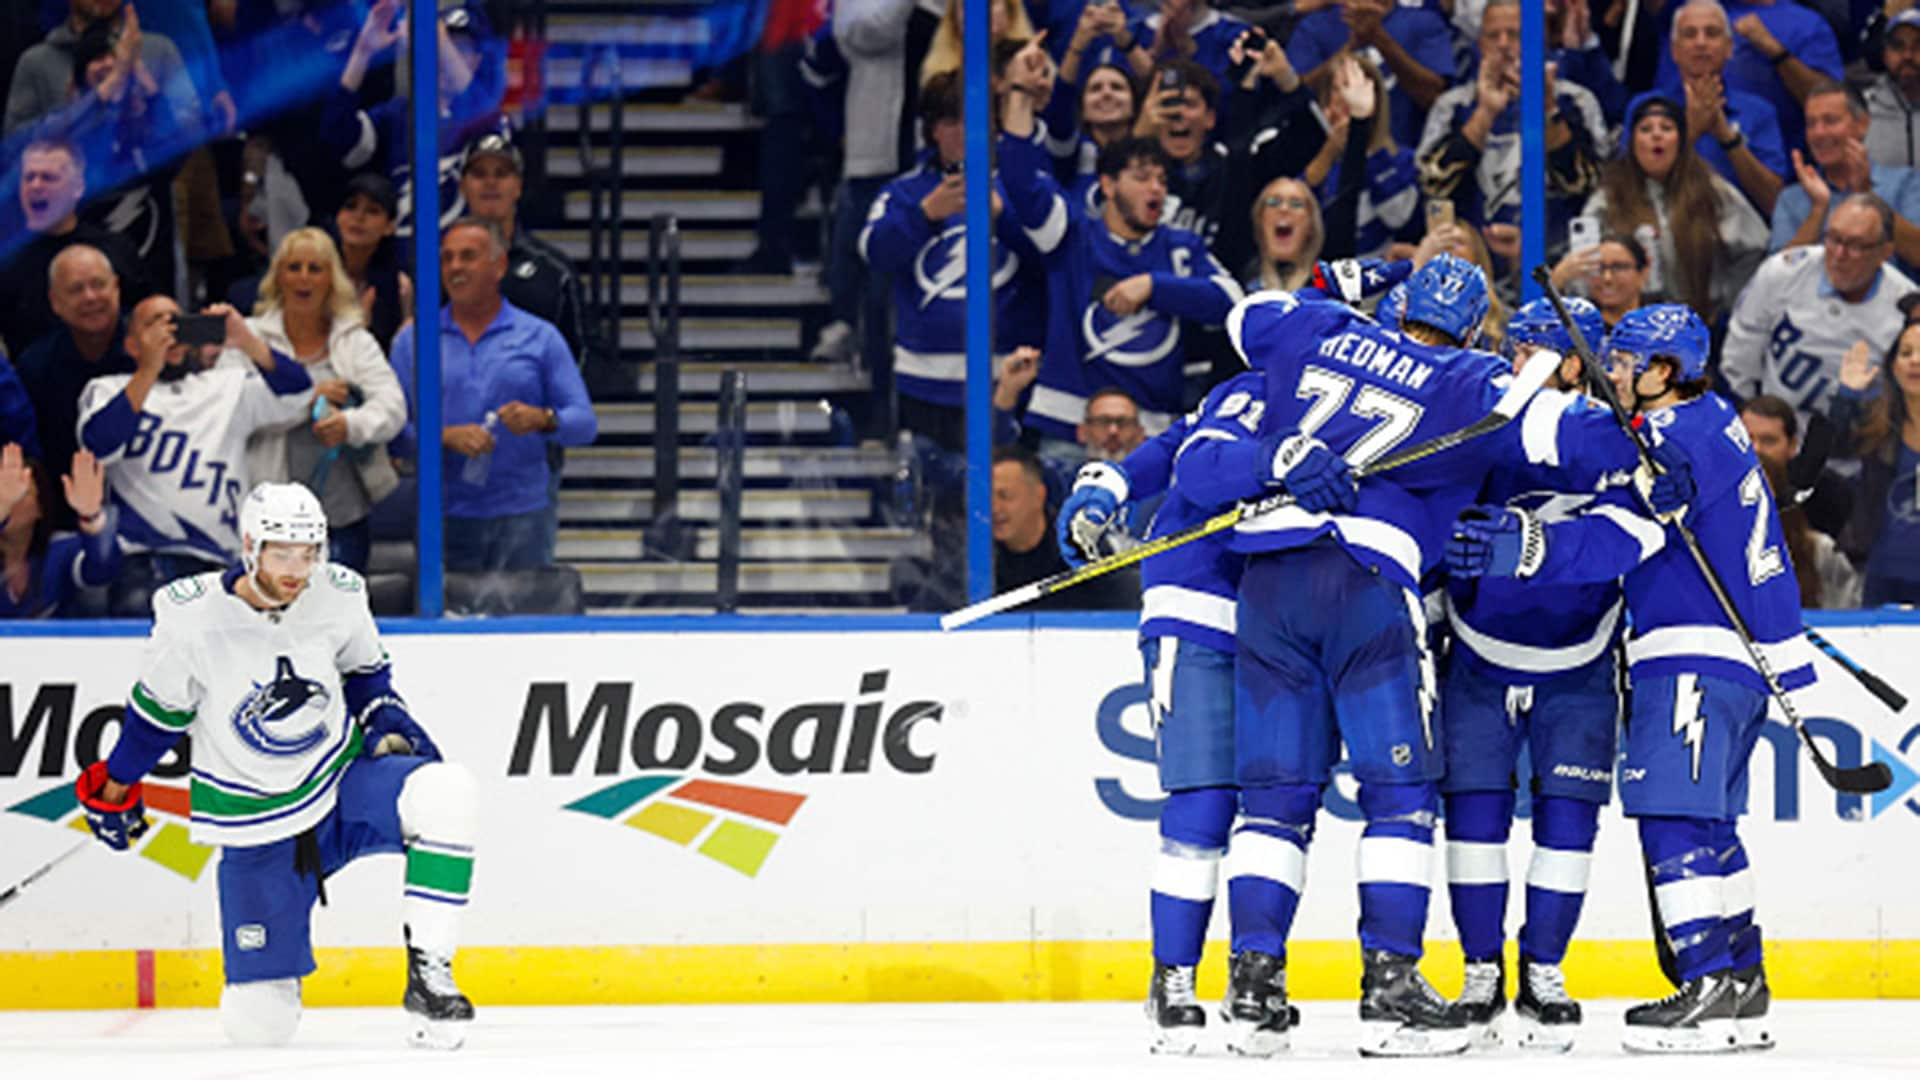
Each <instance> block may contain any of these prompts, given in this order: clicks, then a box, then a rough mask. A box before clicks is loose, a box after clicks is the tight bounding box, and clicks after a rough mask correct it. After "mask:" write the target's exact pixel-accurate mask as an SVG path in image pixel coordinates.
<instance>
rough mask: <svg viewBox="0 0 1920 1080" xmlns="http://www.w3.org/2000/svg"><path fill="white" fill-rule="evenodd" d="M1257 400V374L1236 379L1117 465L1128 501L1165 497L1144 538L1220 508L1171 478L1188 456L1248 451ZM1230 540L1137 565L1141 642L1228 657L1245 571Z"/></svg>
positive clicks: (1224, 536)
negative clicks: (1176, 644) (1171, 642)
mask: <svg viewBox="0 0 1920 1080" xmlns="http://www.w3.org/2000/svg"><path fill="white" fill-rule="evenodd" d="M1264 395H1265V385H1264V382H1263V380H1262V379H1261V377H1260V375H1259V374H1258V373H1256V372H1247V373H1245V374H1243V375H1236V376H1234V377H1233V378H1231V379H1229V380H1227V381H1226V382H1223V383H1221V384H1220V385H1218V386H1216V387H1214V388H1213V389H1212V390H1209V391H1208V392H1207V396H1206V399H1205V400H1204V401H1202V402H1201V403H1200V407H1199V408H1197V409H1195V410H1194V411H1193V412H1191V413H1189V414H1187V415H1186V416H1183V417H1181V418H1180V419H1178V420H1176V421H1174V423H1173V426H1172V427H1170V428H1168V429H1167V430H1166V431H1164V432H1162V433H1161V434H1160V435H1158V436H1156V437H1155V438H1152V439H1149V440H1147V441H1146V442H1144V443H1142V444H1140V446H1139V447H1138V448H1137V449H1135V450H1134V451H1133V453H1131V454H1129V455H1127V458H1126V460H1125V461H1123V462H1121V463H1120V467H1121V469H1122V470H1124V471H1125V472H1126V474H1127V483H1128V491H1129V494H1130V496H1131V497H1132V498H1133V499H1136V500H1138V499H1142V498H1149V497H1151V496H1153V495H1155V494H1158V493H1160V492H1162V491H1165V492H1166V498H1165V499H1164V500H1163V501H1162V502H1161V503H1160V509H1159V511H1158V512H1157V513H1155V514H1154V516H1153V522H1152V524H1151V525H1150V526H1149V528H1148V530H1147V539H1149V540H1156V539H1159V538H1160V537H1163V536H1170V535H1172V534H1174V533H1177V532H1179V531H1180V530H1182V529H1186V528H1190V527H1192V526H1194V525H1198V524H1199V523H1201V522H1202V521H1205V520H1206V519H1207V518H1209V517H1212V516H1213V515H1214V514H1216V513H1219V512H1220V511H1221V510H1222V509H1224V507H1221V506H1216V505H1214V504H1212V503H1211V502H1210V501H1208V500H1207V499H1205V498H1201V497H1196V495H1195V493H1194V492H1192V491H1189V490H1188V489H1187V488H1186V487H1185V486H1184V485H1183V484H1182V483H1181V482H1179V481H1178V480H1177V479H1176V476H1177V475H1179V472H1180V471H1181V470H1182V468H1183V462H1184V460H1185V457H1186V455H1187V454H1188V453H1205V452H1207V451H1211V450H1215V449H1218V448H1223V447H1227V446H1236V445H1238V446H1245V447H1250V446H1251V442H1252V439H1253V437H1254V433H1255V432H1256V431H1257V430H1258V428H1259V426H1260V414H1261V412H1262V410H1263V409H1264V408H1265V406H1264V404H1263V398H1264ZM1210 467H1211V463H1209V465H1208V466H1207V468H1210ZM1189 475H1192V474H1191V473H1189ZM1230 535H1231V534H1229V533H1226V532H1219V533H1215V534H1214V535H1212V536H1209V537H1206V538H1205V539H1201V540H1195V541H1193V542H1191V543H1188V544H1183V545H1181V546H1179V547H1177V548H1174V549H1172V550H1170V551H1166V552H1163V553H1161V554H1159V555H1155V556H1154V557H1152V558H1150V559H1148V560H1147V561H1146V562H1144V563H1142V564H1141V565H1140V586H1141V592H1140V636H1141V638H1142V639H1148V638H1161V637H1177V638H1185V639H1187V640H1188V641H1192V642H1195V643H1197V644H1200V645H1205V646H1207V647H1208V648H1212V649H1218V650H1220V651H1221V652H1232V651H1233V635H1234V628H1235V625H1236V624H1235V618H1234V604H1235V602H1236V600H1237V599H1238V597H1239V595H1240V571H1241V569H1242V568H1243V567H1244V566H1245V565H1246V556H1244V555H1241V554H1240V553H1238V552H1236V551H1233V550H1232V549H1231V547H1230V546H1229V544H1228V541H1229V539H1230Z"/></svg>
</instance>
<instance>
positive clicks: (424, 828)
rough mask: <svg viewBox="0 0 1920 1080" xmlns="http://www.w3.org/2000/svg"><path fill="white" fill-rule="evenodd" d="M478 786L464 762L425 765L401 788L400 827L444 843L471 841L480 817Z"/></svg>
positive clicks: (402, 830) (408, 778)
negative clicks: (458, 763)
mask: <svg viewBox="0 0 1920 1080" xmlns="http://www.w3.org/2000/svg"><path fill="white" fill-rule="evenodd" d="M479 801H480V800H479V788H478V786H477V785H476V784H475V782H474V779H473V773H472V772H471V771H470V770H468V769H467V767H466V766H464V765H455V764H452V763H451V762H445V761H436V762H432V763H430V764H427V765H422V766H420V767H419V768H418V769H415V770H414V771H413V772H412V773H411V774H409V775H408V777H407V782H406V783H405V784H404V785H402V786H401V788H400V830H401V832H403V833H405V834H406V835H407V836H409V837H414V836H428V837H432V838H434V839H436V840H439V841H442V842H444V843H454V844H463V843H472V841H473V834H474V830H475V827H476V824H477V822H478V818H479Z"/></svg>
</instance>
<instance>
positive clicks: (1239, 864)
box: [1227, 784, 1320, 961]
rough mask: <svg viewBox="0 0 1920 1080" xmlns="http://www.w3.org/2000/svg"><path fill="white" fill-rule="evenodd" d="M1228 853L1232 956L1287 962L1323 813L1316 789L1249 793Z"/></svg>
mask: <svg viewBox="0 0 1920 1080" xmlns="http://www.w3.org/2000/svg"><path fill="white" fill-rule="evenodd" d="M1240 801H1241V808H1242V816H1241V819H1240V826H1239V827H1238V828H1236V829H1235V830H1234V831H1233V843H1232V845H1231V847H1230V848H1229V851H1230V855H1229V862H1228V866H1229V871H1228V880H1227V905H1228V909H1229V912H1230V914H1231V915H1232V922H1233V951H1234V953H1236V954H1239V953H1243V952H1247V951H1253V952H1261V953H1267V954H1269V955H1271V956H1275V957H1279V958H1280V959H1281V960H1283V961H1284V960H1285V958H1286V955H1287V936H1288V935H1289V934H1291V933H1292V932H1293V916H1294V913H1295V912H1296V911H1297V910H1298V909H1299V907H1300V893H1301V891H1302V890H1303V889H1304V888H1305V887H1306V881H1307V845H1308V844H1310V843H1312V842H1313V819H1314V815H1315V814H1316V813H1318V812H1319V810H1320V788H1319V786H1318V785H1316V784H1281V785H1275V786H1272V787H1254V788H1247V789H1245V790H1244V791H1242V792H1241V796H1240Z"/></svg>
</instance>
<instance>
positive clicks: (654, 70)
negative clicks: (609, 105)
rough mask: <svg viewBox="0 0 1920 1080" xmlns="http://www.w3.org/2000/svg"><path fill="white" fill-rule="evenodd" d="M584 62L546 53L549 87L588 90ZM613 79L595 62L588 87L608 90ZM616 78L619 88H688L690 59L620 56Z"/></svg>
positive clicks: (604, 66) (596, 91) (597, 91)
mask: <svg viewBox="0 0 1920 1080" xmlns="http://www.w3.org/2000/svg"><path fill="white" fill-rule="evenodd" d="M653 51H661V50H653ZM676 51H677V50H676ZM587 63H588V62H587V61H586V60H585V59H582V58H576V57H569V56H549V57H548V58H547V87H548V89H549V90H551V91H554V92H558V93H562V94H565V93H568V92H576V93H577V92H579V91H582V90H586V89H588V87H587V85H586V76H587ZM613 80H614V73H613V72H612V71H611V70H609V66H608V65H607V64H606V63H604V62H602V63H600V64H598V65H596V68H595V70H594V72H593V85H592V87H591V89H592V90H593V92H594V95H595V96H599V95H602V94H609V93H611V92H612V90H613V87H612V86H611V84H612V82H613ZM619 80H620V89H621V90H622V91H634V90H659V89H664V88H668V87H688V88H691V87H692V86H693V61H692V60H691V59H688V58H687V57H684V56H623V57H621V58H620V75H619ZM601 115H602V116H605V115H606V114H605V113H602V114H601ZM576 126H577V125H576Z"/></svg>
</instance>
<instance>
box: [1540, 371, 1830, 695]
mask: <svg viewBox="0 0 1920 1080" xmlns="http://www.w3.org/2000/svg"><path fill="white" fill-rule="evenodd" d="M1646 422H1647V424H1648V425H1649V426H1650V427H1652V428H1653V429H1655V431H1657V433H1658V436H1659V437H1660V438H1661V439H1673V440H1677V441H1678V443H1679V445H1680V447H1681V448H1682V449H1683V450H1684V451H1685V452H1686V455H1687V459H1688V461H1689V462H1690V463H1691V465H1692V469H1693V479H1694V483H1695V485H1696V486H1697V487H1698V489H1699V490H1698V493H1697V494H1696V496H1695V497H1694V500H1693V501H1692V502H1691V503H1690V504H1689V505H1688V507H1687V511H1686V519H1685V520H1686V524H1687V525H1688V526H1689V527H1690V528H1691V529H1692V530H1693V534H1694V536H1695V538H1696V539H1697V540H1698V541H1699V543H1700V547H1701V549H1702V550H1703V551H1704V552H1705V553H1706V557H1707V561H1708V562H1709V563H1710V564H1711V565H1712V566H1713V568H1714V570H1715V572H1716V573H1717V574H1718V575H1719V577H1720V580H1721V582H1722V583H1723V584H1724V585H1725V586H1726V588H1727V591H1728V592H1729V593H1730V594H1731V596H1732V599H1733V604H1734V607H1735V608H1736V609H1737V610H1738V611H1739V612H1740V616H1741V618H1742V619H1743V620H1744V621H1745V622H1746V624H1747V627H1748V629H1749V630H1751V631H1752V633H1753V637H1754V640H1755V641H1756V642H1758V643H1759V645H1760V647H1761V649H1762V650H1763V652H1765V654H1766V656H1767V662H1768V665H1769V666H1770V667H1772V668H1773V671H1774V673H1775V674H1776V675H1778V676H1779V678H1780V684H1781V686H1782V687H1783V688H1784V689H1788V690H1793V689H1797V688H1799V687H1802V686H1806V685H1808V684H1810V683H1812V682H1813V680H1814V672H1813V665H1812V652H1811V648H1810V646H1808V645H1807V643H1806V642H1805V640H1804V639H1802V637H1801V636H1800V587H1799V585H1798V583H1797V579H1796V578H1795V577H1794V570H1793V564H1792V563H1791V562H1790V561H1789V560H1788V556H1787V545H1786V541H1785V539H1784V538H1783V537H1782V535H1781V531H1780V514H1779V511H1778V510H1776V509H1775V507H1774V502H1773V494H1772V492H1770V491H1769V490H1768V488H1767V481H1766V474H1765V472H1764V471H1763V470H1762V469H1761V467H1760V462H1759V460H1758V459H1757V458H1756V457H1754V453H1753V443H1752V440H1751V439H1750V438H1749V437H1748V435H1747V428H1746V425H1745V424H1744V423H1742V422H1741V420H1740V417H1739V416H1738V414H1736V413H1735V412H1734V410H1733V408H1732V407H1731V406H1729V405H1728V404H1727V403H1726V402H1725V401H1723V400H1721V398H1720V397H1719V396H1718V395H1717V394H1712V393H1709V394H1704V395H1702V396H1700V397H1698V398H1694V399H1693V400H1691V401H1687V402H1683V403H1681V404H1679V405H1675V406H1672V407H1671V408H1664V409H1656V410H1653V411H1651V412H1649V413H1648V414H1647V416H1646ZM1621 573H1624V574H1626V581H1625V589H1626V600H1627V610H1628V611H1629V612H1631V613H1632V617H1633V633H1632V635H1631V636H1630V637H1629V638H1628V640H1627V662H1628V663H1629V664H1630V665H1631V666H1632V670H1633V672H1634V674H1635V676H1636V677H1652V676H1656V675H1672V674H1681V673H1688V672H1691V673H1696V674H1709V675H1717V676H1720V677H1721V678H1726V679H1732V680H1735V681H1738V682H1741V683H1745V684H1746V685H1748V686H1750V687H1752V688H1753V689H1755V690H1758V691H1760V692H1762V693H1764V692H1766V689H1767V687H1766V683H1765V681H1764V680H1763V679H1762V678H1761V677H1760V673H1759V671H1758V670H1756V669H1755V668H1754V666H1753V661H1752V660H1751V658H1750V657H1749V656H1748V654H1747V650H1746V647H1745V646H1744V645H1743V644H1742V643H1741V641H1740V638H1739V635H1738V634H1737V633H1736V632H1735V631H1734V629H1733V624H1732V623H1731V622H1730V621H1729V620H1728V619H1727V617H1726V615H1725V613H1724V612H1723V611H1722V610H1721V608H1720V604H1719V601H1718V600H1717V599H1716V598H1715V597H1714V594H1713V591H1712V588H1711V587H1710V586H1709V585H1708V584H1707V580H1706V576H1705V575H1704V574H1702V573H1701V571H1700V567H1699V566H1698V565H1697V564H1696V563H1695V562H1694V560H1693V556H1692V554H1691V553H1690V552H1689V551H1688V550H1687V547H1686V543H1685V541H1683V540H1682V539H1681V537H1680V534H1679V530H1678V529H1677V528H1676V527H1675V526H1673V525H1665V526H1662V525H1660V524H1657V523H1655V522H1653V521H1652V520H1650V519H1648V518H1646V517H1644V516H1643V515H1642V513H1641V512H1640V510H1639V507H1638V505H1637V503H1636V502H1635V501H1634V500H1633V499H1632V498H1631V497H1630V496H1629V495H1628V493H1627V492H1626V491H1625V490H1624V489H1623V488H1619V487H1615V488H1614V489H1612V490H1611V491H1609V493H1608V495H1607V497H1606V498H1605V499H1604V500H1603V501H1602V502H1601V503H1600V504H1599V505H1597V506H1596V507H1594V508H1593V509H1592V510H1591V511H1589V512H1588V513H1586V514H1584V515H1582V516H1581V517H1579V518H1577V519H1575V520H1572V521H1567V522H1562V523H1560V524H1558V525H1554V526H1552V527H1550V528H1549V529H1548V530H1547V550H1546V558H1545V561H1544V562H1543V564H1542V565H1541V567H1540V569H1539V571H1537V572H1536V573H1535V574H1534V575H1533V578H1532V579H1531V580H1533V581H1536V582H1541V583H1552V582H1565V581H1590V580H1593V579H1594V578H1595V577H1606V576H1611V575H1615V574H1621Z"/></svg>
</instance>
